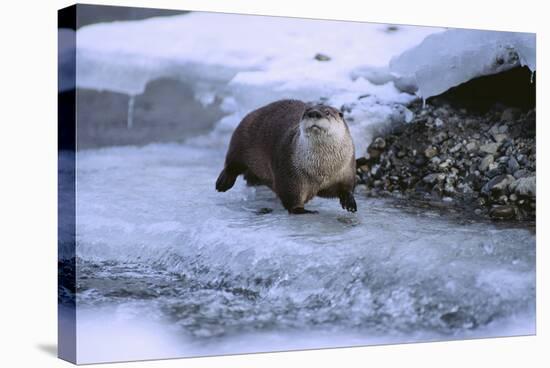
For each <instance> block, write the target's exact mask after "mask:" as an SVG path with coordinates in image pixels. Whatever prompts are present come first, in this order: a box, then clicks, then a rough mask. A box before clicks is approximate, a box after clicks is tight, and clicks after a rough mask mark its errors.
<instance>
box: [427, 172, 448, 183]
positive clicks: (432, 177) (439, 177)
mask: <svg viewBox="0 0 550 368" xmlns="http://www.w3.org/2000/svg"><path fill="white" fill-rule="evenodd" d="M443 180H445V174H443V173H433V174H428V175H426V176H425V177H423V178H422V181H423V182H424V183H426V184H434V183H435V182H436V181H438V182H442V181H443Z"/></svg>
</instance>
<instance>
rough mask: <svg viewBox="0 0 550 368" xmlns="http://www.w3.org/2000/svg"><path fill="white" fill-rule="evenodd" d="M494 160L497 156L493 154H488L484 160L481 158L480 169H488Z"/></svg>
mask: <svg viewBox="0 0 550 368" xmlns="http://www.w3.org/2000/svg"><path fill="white" fill-rule="evenodd" d="M494 161H495V157H494V156H493V155H487V156H485V157H483V160H481V162H480V164H479V170H480V171H487V169H489V165H491V164H492V163H493V162H494Z"/></svg>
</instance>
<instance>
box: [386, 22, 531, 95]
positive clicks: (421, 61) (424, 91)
mask: <svg viewBox="0 0 550 368" xmlns="http://www.w3.org/2000/svg"><path fill="white" fill-rule="evenodd" d="M535 51H536V40H535V34H533V33H516V32H497V31H481V30H468V29H450V30H447V31H445V32H442V33H437V34H433V35H430V36H428V37H426V39H425V40H424V41H422V43H421V44H420V45H418V46H416V47H413V48H411V49H410V50H407V51H405V52H403V53H402V54H401V55H399V56H397V57H394V58H392V60H391V62H390V70H391V71H392V72H394V73H395V74H397V76H398V79H399V80H401V83H402V84H403V85H408V86H409V87H408V88H409V89H410V88H411V87H410V86H411V85H413V86H416V88H417V89H418V90H417V94H418V95H419V96H421V97H422V98H424V99H426V98H428V97H431V96H436V95H438V94H440V93H443V92H445V91H446V90H448V89H449V88H451V87H454V86H457V85H459V84H461V83H464V82H467V81H469V80H471V79H473V78H476V77H481V76H484V75H491V74H496V73H500V72H503V71H506V70H508V69H511V68H514V67H517V66H527V67H529V69H530V70H531V71H532V72H534V71H535V70H536V53H535Z"/></svg>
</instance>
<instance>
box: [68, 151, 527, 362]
mask: <svg viewBox="0 0 550 368" xmlns="http://www.w3.org/2000/svg"><path fill="white" fill-rule="evenodd" d="M223 155H224V147H209V146H208V145H205V144H198V143H192V142H191V143H186V144H163V145H149V146H145V147H122V148H107V149H99V150H87V151H80V152H78V155H77V167H78V168H77V173H78V178H77V198H78V201H77V234H78V235H77V256H78V257H79V258H78V267H77V268H78V273H77V275H78V292H79V294H78V298H77V302H78V308H79V309H78V327H77V331H78V339H77V341H78V354H79V361H80V362H92V361H106V360H124V359H147V358H159V357H175V356H196V355H211V354H223V353H242V352H254V351H269V350H288V349H296V348H318V347H328V346H349V345H361V344H381V343H394V342H411V341H430V340H442V339H460V338H469V337H488V336H502V335H523V334H532V333H534V332H535V234H534V231H533V229H529V228H509V227H506V226H498V227H497V226H495V225H494V224H490V223H479V222H477V223H476V222H470V221H466V220H465V221H461V222H457V221H456V220H451V219H449V218H447V217H445V216H442V215H440V214H438V213H437V212H433V211H429V210H415V209H412V208H409V209H407V208H401V207H399V206H396V205H395V203H394V202H392V201H389V200H380V199H372V198H367V197H366V195H365V193H364V192H363V190H362V188H360V187H359V188H358V189H357V191H356V198H357V203H358V208H359V209H358V212H357V213H354V214H351V213H347V212H345V211H343V210H342V209H341V208H340V207H339V204H338V201H337V200H327V199H319V198H316V199H314V200H313V201H312V202H310V203H309V207H308V208H310V209H314V210H318V211H319V213H318V214H315V215H302V216H289V215H288V214H287V212H286V211H285V210H284V208H283V207H282V206H281V205H280V203H279V202H278V200H277V198H276V197H275V195H274V194H272V193H271V192H270V191H269V190H268V189H265V188H250V187H246V186H245V185H244V182H243V181H242V180H241V179H239V181H238V182H237V185H236V186H235V187H234V188H233V189H232V190H230V191H229V192H227V193H217V192H216V191H215V190H214V183H215V180H216V177H217V174H218V173H219V170H220V169H221V166H222V164H223ZM267 209H270V210H272V211H271V212H270V210H267ZM97 322H101V323H97Z"/></svg>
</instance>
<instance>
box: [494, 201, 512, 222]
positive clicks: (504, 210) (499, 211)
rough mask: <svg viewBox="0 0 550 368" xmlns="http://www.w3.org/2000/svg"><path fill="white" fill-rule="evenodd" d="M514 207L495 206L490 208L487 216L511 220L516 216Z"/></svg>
mask: <svg viewBox="0 0 550 368" xmlns="http://www.w3.org/2000/svg"><path fill="white" fill-rule="evenodd" d="M516 213H517V211H516V208H515V207H514V206H512V205H503V206H496V207H493V208H492V209H491V212H489V216H491V218H493V219H496V220H511V219H513V218H515V217H516Z"/></svg>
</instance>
